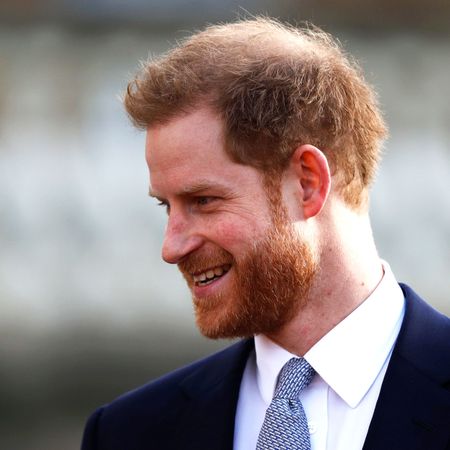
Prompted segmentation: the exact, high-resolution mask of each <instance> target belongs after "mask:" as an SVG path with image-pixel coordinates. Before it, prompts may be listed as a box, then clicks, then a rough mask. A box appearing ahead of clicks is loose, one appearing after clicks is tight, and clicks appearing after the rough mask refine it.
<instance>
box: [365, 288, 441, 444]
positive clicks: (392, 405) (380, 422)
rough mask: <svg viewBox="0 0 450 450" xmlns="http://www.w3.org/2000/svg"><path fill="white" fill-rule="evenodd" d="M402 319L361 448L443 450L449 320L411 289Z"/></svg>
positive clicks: (405, 290)
mask: <svg viewBox="0 0 450 450" xmlns="http://www.w3.org/2000/svg"><path fill="white" fill-rule="evenodd" d="M402 289H403V290H404V293H405V299H406V313H405V319H404V322H403V325H402V329H401V331H400V334H399V337H398V340H397V344H396V346H395V348H394V352H393V354H392V357H391V360H390V362H389V367H388V370H387V372H386V376H385V378H384V381H383V385H382V388H381V391H380V396H379V398H378V402H377V405H376V408H375V412H374V415H373V417H372V421H371V424H370V427H369V431H368V434H367V438H366V442H365V444H364V447H363V450H402V449H405V450H406V449H407V450H430V449H433V450H441V449H445V448H446V445H448V442H449V438H450V424H449V420H450V391H449V390H448V389H449V380H450V361H449V358H448V356H447V357H445V355H448V353H449V351H448V348H449V343H450V331H449V330H450V327H449V322H448V319H446V318H444V316H441V315H439V314H438V313H437V312H436V311H434V310H433V309H432V308H430V307H429V306H428V305H426V304H425V303H424V302H423V301H422V300H420V299H419V297H417V295H416V294H414V293H413V292H412V291H411V290H410V289H409V288H407V287H405V286H402Z"/></svg>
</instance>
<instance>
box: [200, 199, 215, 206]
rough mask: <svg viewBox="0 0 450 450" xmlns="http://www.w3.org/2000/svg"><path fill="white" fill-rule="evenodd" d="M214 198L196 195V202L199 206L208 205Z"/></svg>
mask: <svg viewBox="0 0 450 450" xmlns="http://www.w3.org/2000/svg"><path fill="white" fill-rule="evenodd" d="M213 200H214V197H197V198H196V202H197V205H199V206H204V205H208V204H209V203H211V202H212V201H213Z"/></svg>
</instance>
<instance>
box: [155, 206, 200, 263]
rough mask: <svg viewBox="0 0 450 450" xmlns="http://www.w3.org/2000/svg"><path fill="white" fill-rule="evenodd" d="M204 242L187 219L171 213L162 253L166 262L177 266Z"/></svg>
mask: <svg viewBox="0 0 450 450" xmlns="http://www.w3.org/2000/svg"><path fill="white" fill-rule="evenodd" d="M202 242H203V239H202V237H201V236H200V235H199V234H198V233H196V232H195V230H194V227H193V224H192V223H191V222H190V221H189V220H188V219H187V218H185V217H183V216H182V215H181V214H178V215H175V214H173V213H172V212H171V214H170V216H169V220H168V222H167V227H166V232H165V235H164V242H163V246H162V252H161V253H162V258H163V260H164V261H166V262H167V263H169V264H177V263H179V262H180V261H181V260H182V259H183V258H184V257H185V256H186V255H188V254H189V253H191V252H193V251H194V250H196V249H197V248H199V247H200V246H201V245H202Z"/></svg>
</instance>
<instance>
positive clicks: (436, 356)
mask: <svg viewBox="0 0 450 450" xmlns="http://www.w3.org/2000/svg"><path fill="white" fill-rule="evenodd" d="M400 286H401V288H402V290H403V293H404V295H405V301H406V314H405V319H404V321H403V325H402V328H401V330H400V334H399V337H398V341H397V345H396V349H397V351H398V352H399V353H400V354H401V356H402V357H403V358H405V359H406V360H408V361H410V362H412V363H413V364H414V365H415V366H416V367H417V369H419V370H420V371H421V372H423V373H427V374H428V375H429V376H431V377H432V378H434V379H436V381H438V382H439V383H443V384H445V383H447V382H449V380H450V319H449V318H448V317H446V316H445V315H443V314H441V313H440V312H438V311H436V310H435V309H434V308H432V307H431V306H430V305H429V304H428V303H426V302H425V301H424V300H422V299H421V298H420V297H419V296H418V295H417V294H416V293H415V292H414V291H413V290H412V289H411V288H410V287H408V286H407V285H404V284H400Z"/></svg>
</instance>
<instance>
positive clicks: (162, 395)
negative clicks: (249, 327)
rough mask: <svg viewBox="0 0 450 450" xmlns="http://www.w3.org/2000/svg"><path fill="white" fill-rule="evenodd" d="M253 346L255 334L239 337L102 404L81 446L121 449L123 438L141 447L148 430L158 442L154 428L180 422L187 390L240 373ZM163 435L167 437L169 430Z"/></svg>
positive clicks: (91, 449) (203, 387) (130, 445)
mask: <svg viewBox="0 0 450 450" xmlns="http://www.w3.org/2000/svg"><path fill="white" fill-rule="evenodd" d="M252 348H253V340H247V341H240V342H238V343H236V344H234V345H232V346H230V347H227V348H226V349H224V350H222V351H220V352H217V353H215V354H213V355H211V356H209V357H206V358H203V359H201V360H199V361H196V362H194V363H192V364H189V365H187V366H185V367H182V368H180V369H177V370H175V371H173V372H170V373H168V374H166V375H164V376H162V377H160V378H158V379H156V380H153V381H151V382H149V383H147V384H145V385H143V386H141V387H139V388H137V389H134V390H132V391H130V392H127V393H125V394H123V395H121V396H120V397H118V398H116V399H115V400H114V401H112V402H111V403H109V404H107V405H104V406H102V407H100V408H99V409H97V410H96V411H95V412H94V413H93V414H92V415H91V416H90V418H89V419H88V422H87V424H86V427H85V432H84V437H83V444H82V450H94V449H95V450H98V449H103V448H105V449H108V450H109V449H114V450H115V449H116V448H117V449H120V448H121V447H120V444H119V442H122V444H121V445H123V443H124V442H126V445H127V449H134V448H136V449H140V448H141V447H140V445H141V443H142V442H149V436H148V435H149V433H152V439H153V442H157V439H158V432H159V431H158V430H159V429H160V430H163V429H164V430H165V431H166V432H167V427H168V424H176V423H178V422H179V418H180V417H181V415H182V414H183V410H184V408H185V405H186V404H187V402H188V401H189V398H190V396H191V395H195V394H197V393H200V394H201V392H202V391H203V390H207V389H210V388H211V386H214V385H215V384H218V383H219V382H220V381H221V380H223V379H224V378H226V377H227V376H228V377H229V376H230V374H232V373H238V376H239V377H240V376H241V375H240V374H239V372H242V371H243V367H244V365H245V363H246V361H247V358H248V354H249V353H250V351H251V349H252ZM164 439H165V440H166V441H168V439H169V438H168V437H167V434H165V438H164ZM100 443H101V444H100ZM133 443H134V444H133ZM161 448H163V447H161ZM164 448H166V446H165V447H164ZM167 448H169V447H167ZM122 450H123V449H122Z"/></svg>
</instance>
